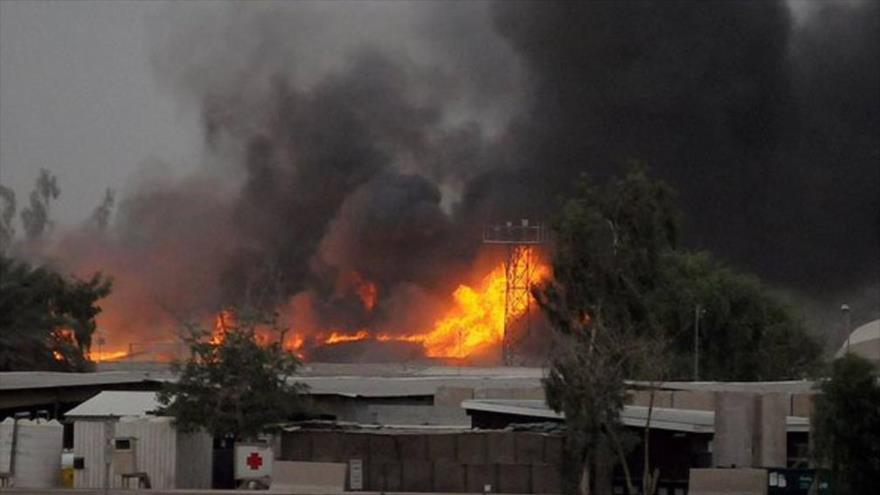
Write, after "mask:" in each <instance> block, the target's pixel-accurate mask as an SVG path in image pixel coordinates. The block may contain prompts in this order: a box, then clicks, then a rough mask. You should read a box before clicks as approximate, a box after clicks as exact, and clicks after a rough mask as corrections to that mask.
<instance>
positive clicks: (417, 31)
mask: <svg viewBox="0 0 880 495" xmlns="http://www.w3.org/2000/svg"><path fill="white" fill-rule="evenodd" d="M806 4H807V3H806V2H805V3H802V4H799V5H794V8H796V9H801V10H804V9H806V7H805V5H806ZM809 7H810V8H809V9H806V10H808V11H806V12H800V11H793V10H792V6H790V5H789V4H788V3H786V2H783V1H771V0H768V1H754V2H703V1H641V2H602V1H595V2H550V1H546V2H514V1H505V2H497V3H477V2H411V3H407V2H388V3H376V2H352V3H340V2H290V3H281V4H272V3H249V4H238V3H230V4H196V5H194V6H183V5H179V4H175V5H172V6H169V7H168V8H167V9H166V10H165V12H164V13H163V14H162V15H160V16H159V17H158V18H157V20H156V22H155V23H154V25H152V29H153V31H154V32H155V33H156V38H157V43H156V55H155V60H154V62H155V67H156V70H157V74H158V77H159V80H160V81H161V82H163V84H164V85H165V87H166V88H168V89H169V90H170V91H173V92H174V94H176V95H178V96H179V98H180V101H181V104H183V105H192V104H195V105H198V106H199V107H200V108H201V112H202V115H203V122H204V135H205V156H206V159H205V161H206V162H207V163H208V165H207V166H206V169H205V170H204V171H203V173H202V175H204V176H205V177H206V178H205V179H203V180H193V181H189V182H186V183H181V184H176V185H168V186H167V190H166V191H164V192H163V193H162V194H159V193H157V191H156V190H155V189H149V190H147V191H146V192H141V193H137V194H134V195H133V197H130V198H128V199H126V200H124V201H122V205H123V210H124V211H129V214H128V216H127V217H126V216H123V218H122V220H121V222H117V229H116V234H115V235H116V236H117V237H118V239H117V240H116V241H114V242H115V243H116V244H115V246H117V249H118V250H121V251H123V252H125V250H126V249H129V247H130V246H136V247H137V248H138V249H136V250H133V251H136V252H138V253H145V252H149V246H151V245H157V244H158V245H159V246H161V249H158V251H159V252H163V253H164V252H166V251H180V252H195V253H196V254H188V255H186V256H185V258H186V260H187V262H186V263H173V264H170V267H169V268H168V269H165V268H163V267H162V266H158V267H157V268H156V270H157V271H158V272H159V273H158V274H155V275H153V276H152V278H151V279H150V280H153V281H152V282H149V283H148V285H150V286H151V287H152V288H151V289H150V290H149V291H147V292H150V291H154V292H161V290H162V287H163V286H168V285H174V283H175V280H177V279H187V280H198V281H199V282H200V283H204V284H206V285H211V287H205V290H204V291H201V292H200V293H201V294H202V295H203V297H202V298H199V297H197V296H196V297H191V298H188V299H184V300H182V301H183V302H185V304H182V305H181V306H183V307H178V308H174V310H175V311H178V312H186V311H188V310H196V311H197V310H205V308H217V307H220V306H223V305H226V304H242V303H250V304H256V305H264V306H268V307H278V306H280V305H289V306H290V307H292V308H294V309H295V313H297V314H298V315H299V316H295V318H301V319H302V320H303V321H306V320H308V322H309V323H308V324H309V325H314V326H315V327H319V326H323V327H325V328H329V327H335V328H360V327H365V326H369V327H371V328H378V329H382V328H387V329H392V330H394V331H398V330H400V331H404V330H409V331H413V330H420V329H415V328H409V329H407V328H404V326H402V325H401V323H400V322H403V321H405V322H407V325H409V324H411V323H412V322H416V323H413V324H417V321H418V318H414V317H413V316H412V315H413V314H420V312H421V311H427V312H428V313H427V314H431V313H430V312H431V311H435V310H436V309H437V308H438V307H441V306H442V304H443V301H445V300H447V299H448V295H449V293H450V291H451V290H452V289H453V288H454V286H455V284H457V283H459V282H461V281H463V277H464V275H462V274H463V273H465V272H467V271H468V270H469V268H470V267H471V263H473V261H474V260H475V259H476V256H477V253H478V252H479V251H480V237H479V232H480V229H481V227H482V225H483V224H484V223H485V222H488V221H498V220H506V219H508V218H521V217H524V216H528V217H539V218H544V219H547V218H548V217H550V216H551V215H552V214H553V212H554V211H555V208H556V206H557V205H558V204H559V200H560V198H562V197H564V196H565V195H566V194H567V193H569V192H570V191H571V186H572V184H573V183H574V182H575V181H576V179H577V178H578V176H579V175H580V174H581V173H588V174H590V175H591V176H593V177H595V178H598V179H600V180H601V179H603V178H606V177H609V176H611V175H613V174H619V173H622V172H623V171H624V170H625V168H626V167H627V164H628V163H630V162H632V161H639V162H643V163H645V164H647V165H648V166H649V167H650V168H651V169H652V170H653V171H654V172H655V173H656V174H657V175H659V176H660V177H662V178H664V179H666V180H668V181H669V182H671V183H672V184H673V185H674V186H675V187H676V188H677V189H678V190H679V193H680V200H681V205H682V207H683V209H684V213H685V218H686V226H685V232H686V234H687V239H686V243H687V244H688V245H689V246H690V247H694V248H702V249H709V250H712V251H714V252H716V253H717V254H719V255H720V256H722V257H724V258H726V259H728V260H729V261H731V262H732V263H734V264H737V265H739V266H741V267H743V268H745V269H748V270H752V271H756V272H757V273H759V274H760V275H762V276H764V277H766V278H768V279H769V280H770V281H771V282H772V283H775V284H777V285H779V286H781V287H785V288H788V289H791V290H793V291H796V292H799V293H804V294H808V295H809V297H812V298H818V299H820V300H822V301H825V302H826V304H832V305H833V304H834V303H837V302H838V301H836V300H835V299H834V298H835V297H837V295H838V294H840V293H841V292H842V291H848V290H862V289H863V288H864V287H866V286H872V285H877V284H878V279H880V254H878V253H880V165H878V162H880V160H878V158H880V156H878V136H880V128H878V113H880V112H878V111H880V105H878V92H880V91H878V88H880V80H878V62H877V60H878V59H880V57H878V53H877V51H878V47H880V42H878V41H880V40H878V31H880V30H878V20H880V15H878V10H880V7H878V3H876V2H864V3H846V4H836V3H831V2H828V3H823V4H821V6H820V7H816V6H809ZM798 13H799V15H797V16H796V15H794V14H798ZM208 178H210V181H215V182H217V183H218V184H219V185H218V186H217V187H216V188H213V189H212V188H207V189H206V188H205V187H204V184H205V181H209V179H208ZM210 181H209V182H210ZM217 191H221V192H220V193H219V194H218V193H217ZM205 198H210V201H209V202H208V203H206V202H205ZM152 204H156V205H157V206H156V207H155V208H152V207H150V205H152ZM205 204H210V205H213V206H212V207H211V208H205V207H204V205H205ZM126 205H128V206H126ZM160 205H161V207H160ZM171 205H173V211H170V210H169V208H170V207H171ZM126 208H127V210H126ZM181 222H183V224H181ZM186 222H194V224H195V225H197V226H198V227H199V228H197V229H192V230H190V229H187V228H186V227H185V225H186ZM163 225H167V228H166V227H163ZM163 229H165V230H164V231H163ZM168 232H179V234H180V236H181V237H180V239H181V240H180V241H175V240H173V239H174V238H175V236H172V235H168ZM205 236H209V237H211V236H212V238H211V240H210V242H207V241H205V240H204V237H205ZM192 238H195V239H194V240H193V242H189V241H188V240H187V239H192ZM169 245H170V247H169ZM206 245H207V246H211V245H215V246H218V249H215V250H212V249H210V247H208V248H206ZM172 247H173V249H172ZM145 249H146V251H145ZM163 270H164V271H163ZM190 272H193V273H196V274H198V275H199V277H197V278H195V279H193V278H192V277H189V273H190ZM363 281H369V282H371V283H373V284H375V286H376V288H377V294H378V301H377V303H376V307H375V309H371V308H367V307H366V306H365V303H364V301H363V300H362V298H361V297H359V296H358V290H359V287H360V284H362V283H363ZM123 283H124V281H119V282H118V285H120V286H121V285H122V284H123ZM189 285H191V284H189ZM197 292H198V291H197ZM193 299H194V300H193ZM878 303H880V301H878ZM166 305H171V306H174V305H175V303H174V302H173V301H172V302H167V303H166ZM878 308H880V304H878ZM878 308H873V309H871V311H880V309H878ZM307 326H308V325H307Z"/></svg>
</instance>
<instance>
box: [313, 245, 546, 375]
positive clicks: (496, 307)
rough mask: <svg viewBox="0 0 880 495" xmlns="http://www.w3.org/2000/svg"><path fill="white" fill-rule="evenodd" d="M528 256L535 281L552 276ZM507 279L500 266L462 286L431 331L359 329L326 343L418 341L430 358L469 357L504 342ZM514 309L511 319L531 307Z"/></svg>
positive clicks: (531, 251) (530, 253)
mask: <svg viewBox="0 0 880 495" xmlns="http://www.w3.org/2000/svg"><path fill="white" fill-rule="evenodd" d="M525 256H527V257H528V260H527V261H528V263H530V264H531V266H532V267H533V270H532V279H533V280H534V281H540V280H543V279H546V278H547V277H548V276H549V275H550V268H549V267H548V266H547V265H546V264H544V263H542V262H541V261H540V260H539V259H538V256H537V253H536V252H535V251H534V249H532V248H528V249H527V250H526V253H525ZM506 277H507V275H506V272H505V266H504V264H501V265H499V266H496V267H495V268H494V269H493V270H492V271H491V272H489V274H488V275H486V276H485V277H483V280H482V281H481V282H480V285H479V286H478V287H470V286H468V285H464V284H462V285H459V286H458V288H457V289H455V291H454V292H453V294H452V296H453V299H454V301H455V307H454V308H453V309H452V310H451V311H450V312H449V313H448V314H446V315H445V316H444V317H442V318H440V319H439V320H437V321H436V322H435V323H434V328H433V329H432V330H430V331H427V332H424V333H416V334H411V335H393V334H377V335H373V334H371V333H370V332H368V331H367V330H359V331H358V332H356V333H353V334H345V333H341V332H335V331H334V332H332V333H331V334H330V336H329V337H327V338H326V339H324V340H323V343H324V344H338V343H341V342H354V341H359V340H367V339H375V340H378V341H380V342H387V341H404V342H419V343H421V344H422V345H423V346H424V347H425V354H426V355H427V356H428V357H447V358H449V357H452V358H465V357H468V356H470V355H472V354H473V353H475V352H477V351H479V350H481V349H484V348H486V347H489V346H493V345H497V344H499V343H501V341H502V339H503V338H504V322H505V303H506V299H505V298H506V285H507V278H506ZM528 302H529V305H531V304H532V303H533V299H532V297H531V295H529V298H528ZM511 309H513V311H515V313H514V314H512V315H509V317H510V318H511V319H517V318H520V317H522V316H523V314H524V313H525V312H526V311H527V310H528V306H520V307H516V308H511Z"/></svg>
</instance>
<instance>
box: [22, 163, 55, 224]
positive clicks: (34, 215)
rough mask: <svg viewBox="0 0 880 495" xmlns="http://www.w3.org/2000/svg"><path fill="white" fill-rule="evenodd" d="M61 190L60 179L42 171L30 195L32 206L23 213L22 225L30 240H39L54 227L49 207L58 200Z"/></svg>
mask: <svg viewBox="0 0 880 495" xmlns="http://www.w3.org/2000/svg"><path fill="white" fill-rule="evenodd" d="M60 194H61V189H59V188H58V178H57V177H55V175H54V174H52V173H51V172H49V171H48V170H46V169H40V176H39V177H37V182H36V184H34V190H33V191H31V195H30V206H28V207H27V208H25V209H23V210H22V211H21V223H22V225H23V226H24V233H25V235H26V236H27V238H28V239H30V240H33V239H38V238H40V237H41V236H42V235H43V233H44V232H45V231H46V229H47V228H49V227H51V226H52V221H51V220H50V218H49V207H50V205H51V202H52V200H55V199H58V196H59V195H60Z"/></svg>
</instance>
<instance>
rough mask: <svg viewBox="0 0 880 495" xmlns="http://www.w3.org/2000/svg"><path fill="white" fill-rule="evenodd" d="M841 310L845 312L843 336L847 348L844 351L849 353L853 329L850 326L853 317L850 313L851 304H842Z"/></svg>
mask: <svg viewBox="0 0 880 495" xmlns="http://www.w3.org/2000/svg"><path fill="white" fill-rule="evenodd" d="M840 312H841V313H843V338H844V339H845V340H844V345H845V346H846V350H845V351H844V352H846V353H847V354H849V340H850V332H851V331H852V329H851V328H850V323H851V319H850V314H849V304H842V305H841V306H840Z"/></svg>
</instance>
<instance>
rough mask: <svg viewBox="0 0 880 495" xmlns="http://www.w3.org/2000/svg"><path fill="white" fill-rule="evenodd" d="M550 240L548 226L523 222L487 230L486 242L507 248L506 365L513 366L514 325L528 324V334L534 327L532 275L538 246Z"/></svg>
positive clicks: (504, 356) (505, 262) (505, 302)
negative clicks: (535, 249) (521, 321)
mask: <svg viewBox="0 0 880 495" xmlns="http://www.w3.org/2000/svg"><path fill="white" fill-rule="evenodd" d="M545 238H546V233H545V230H544V227H543V226H542V225H540V224H529V221H528V220H526V219H523V220H521V221H520V223H519V224H514V223H513V222H507V223H505V224H503V225H489V226H487V227H486V228H485V229H484V230H483V243H485V244H500V245H503V246H505V247H506V248H507V257H506V258H505V261H504V274H505V286H504V337H503V339H502V342H501V359H502V361H503V362H504V364H505V365H508V366H509V365H511V364H513V363H512V361H513V344H514V342H513V324H514V322H516V321H517V320H523V321H524V322H525V334H528V332H529V327H530V323H531V322H530V318H529V307H530V304H529V302H530V301H531V297H532V296H531V288H532V275H533V272H534V268H535V267H534V259H533V258H534V253H533V249H534V247H535V246H537V245H540V244H543V243H544V241H545Z"/></svg>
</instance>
